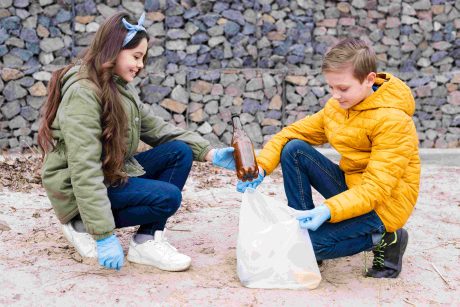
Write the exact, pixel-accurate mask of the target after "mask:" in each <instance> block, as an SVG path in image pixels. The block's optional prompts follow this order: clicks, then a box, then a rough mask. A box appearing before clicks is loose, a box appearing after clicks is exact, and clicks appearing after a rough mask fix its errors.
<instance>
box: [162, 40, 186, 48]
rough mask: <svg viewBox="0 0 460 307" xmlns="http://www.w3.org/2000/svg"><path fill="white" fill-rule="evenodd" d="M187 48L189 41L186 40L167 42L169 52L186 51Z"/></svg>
mask: <svg viewBox="0 0 460 307" xmlns="http://www.w3.org/2000/svg"><path fill="white" fill-rule="evenodd" d="M186 47H187V41H185V40H174V41H167V42H166V49H168V50H185V48H186Z"/></svg>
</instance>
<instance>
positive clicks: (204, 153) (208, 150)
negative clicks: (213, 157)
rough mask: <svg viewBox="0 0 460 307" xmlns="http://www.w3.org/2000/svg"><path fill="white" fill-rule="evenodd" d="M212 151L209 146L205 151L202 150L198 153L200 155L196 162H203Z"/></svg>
mask: <svg viewBox="0 0 460 307" xmlns="http://www.w3.org/2000/svg"><path fill="white" fill-rule="evenodd" d="M211 149H212V146H211V145H209V146H208V147H206V148H205V149H203V151H201V152H200V154H199V155H198V157H197V161H199V162H204V161H205V158H206V155H207V154H208V152H210V151H211Z"/></svg>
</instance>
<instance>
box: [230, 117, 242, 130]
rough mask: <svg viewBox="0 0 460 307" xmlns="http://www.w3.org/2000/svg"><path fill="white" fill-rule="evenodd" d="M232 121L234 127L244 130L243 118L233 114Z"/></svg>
mask: <svg viewBox="0 0 460 307" xmlns="http://www.w3.org/2000/svg"><path fill="white" fill-rule="evenodd" d="M232 121H233V129H236V130H243V126H242V125H241V120H240V118H239V117H238V116H233V117H232Z"/></svg>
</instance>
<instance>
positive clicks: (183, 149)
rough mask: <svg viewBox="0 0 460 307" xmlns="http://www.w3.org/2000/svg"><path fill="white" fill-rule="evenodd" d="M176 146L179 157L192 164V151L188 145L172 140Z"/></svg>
mask: <svg viewBox="0 0 460 307" xmlns="http://www.w3.org/2000/svg"><path fill="white" fill-rule="evenodd" d="M174 142H175V143H176V146H177V150H178V152H179V153H180V156H181V158H182V159H183V160H184V161H186V162H187V163H190V164H192V162H193V151H192V148H190V146H189V145H187V144H186V143H185V142H182V141H174Z"/></svg>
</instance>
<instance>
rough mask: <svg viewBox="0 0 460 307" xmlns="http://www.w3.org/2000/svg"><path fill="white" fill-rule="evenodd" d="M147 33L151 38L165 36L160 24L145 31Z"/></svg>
mask: <svg viewBox="0 0 460 307" xmlns="http://www.w3.org/2000/svg"><path fill="white" fill-rule="evenodd" d="M147 33H148V34H149V35H150V36H151V37H162V36H165V29H164V27H163V24H162V23H155V24H153V25H151V26H150V27H149V28H148V29H147Z"/></svg>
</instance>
